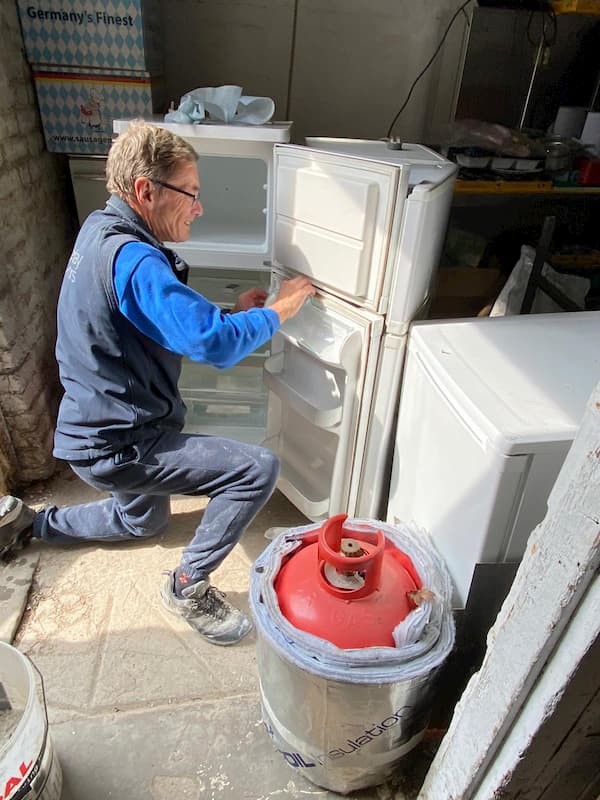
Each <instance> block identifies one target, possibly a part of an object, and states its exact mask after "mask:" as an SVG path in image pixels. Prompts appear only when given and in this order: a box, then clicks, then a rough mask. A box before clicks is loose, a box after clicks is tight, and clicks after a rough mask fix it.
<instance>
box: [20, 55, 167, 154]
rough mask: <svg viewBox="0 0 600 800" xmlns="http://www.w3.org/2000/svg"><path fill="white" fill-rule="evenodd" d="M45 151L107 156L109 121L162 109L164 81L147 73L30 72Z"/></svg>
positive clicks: (109, 139) (110, 136)
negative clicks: (31, 73) (46, 149)
mask: <svg viewBox="0 0 600 800" xmlns="http://www.w3.org/2000/svg"><path fill="white" fill-rule="evenodd" d="M33 79H34V83H35V90H36V93H37V98H38V104H39V108H40V116H41V118H42V126H43V128H44V136H45V138H46V147H47V148H48V150H50V151H51V152H53V153H69V154H72V155H73V154H74V155H82V154H85V155H106V153H108V150H109V148H110V145H111V143H112V139H113V134H112V127H113V120H114V119H120V118H122V117H129V118H131V117H146V118H147V117H149V116H151V115H152V114H153V113H154V112H156V111H161V110H163V108H164V85H163V82H162V79H161V78H160V77H157V76H151V75H149V74H148V73H147V72H112V71H110V72H109V71H107V70H91V71H88V72H79V71H77V70H61V71H58V70H34V72H33Z"/></svg>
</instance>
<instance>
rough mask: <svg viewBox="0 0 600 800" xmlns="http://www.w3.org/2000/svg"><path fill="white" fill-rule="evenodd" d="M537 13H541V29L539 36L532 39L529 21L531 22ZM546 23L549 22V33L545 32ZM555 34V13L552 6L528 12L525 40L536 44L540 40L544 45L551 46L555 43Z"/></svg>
mask: <svg viewBox="0 0 600 800" xmlns="http://www.w3.org/2000/svg"><path fill="white" fill-rule="evenodd" d="M538 13H541V15H542V30H541V32H540V36H539V38H537V39H534V38H533V36H532V35H531V23H532V22H533V19H534V16H535V15H536V14H538ZM546 23H549V31H550V33H549V34H548V33H547V32H546ZM556 34H557V24H556V14H555V12H554V9H553V8H551V7H547V8H541V9H538V10H533V11H531V12H530V14H529V19H528V20H527V41H528V42H529V44H532V45H535V46H537V45H539V43H540V40H541V41H542V42H543V44H544V45H545V46H546V47H552V45H554V44H556Z"/></svg>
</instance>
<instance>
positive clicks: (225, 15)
mask: <svg viewBox="0 0 600 800" xmlns="http://www.w3.org/2000/svg"><path fill="white" fill-rule="evenodd" d="M459 6H460V3H459V2H458V1H457V0H430V2H428V3H417V2H413V1H411V0H371V1H370V2H365V0H163V22H164V31H165V34H164V35H165V53H166V66H165V80H166V86H167V92H168V94H169V97H170V98H171V99H172V100H175V101H176V102H178V101H179V98H180V96H181V95H182V94H183V93H184V92H186V91H189V90H190V89H195V88H198V87H201V86H215V85H221V84H223V83H233V84H238V85H241V86H243V88H244V91H245V93H246V94H250V95H260V96H262V95H266V96H269V97H272V98H273V99H274V100H275V103H276V118H277V119H280V120H282V119H289V120H292V121H293V122H294V128H293V138H294V140H295V141H297V142H302V141H303V139H304V137H305V136H307V135H313V136H314V135H325V136H349V137H365V138H380V137H384V136H385V135H386V134H387V130H388V126H389V124H390V123H391V121H392V119H393V118H394V116H395V114H396V112H397V110H398V109H399V107H400V105H401V104H402V102H403V100H404V98H405V97H406V94H407V93H408V91H409V89H410V86H411V84H412V82H413V80H414V79H415V78H416V76H417V75H418V73H419V72H420V71H421V69H422V68H423V67H424V66H425V65H426V63H427V61H428V60H429V58H430V56H431V55H432V54H433V52H434V50H435V48H436V46H437V44H438V42H439V40H440V39H441V37H442V35H443V33H444V30H445V28H446V26H447V24H448V22H449V21H450V18H451V17H452V14H453V13H454V11H455V10H456V9H457V8H458V7H459ZM466 22H467V18H466V15H463V14H461V15H460V16H459V17H458V18H457V20H456V22H455V24H454V26H453V28H452V30H451V32H450V34H449V35H448V37H447V40H446V43H445V45H444V48H443V50H441V51H440V56H439V58H438V59H437V60H436V61H435V63H434V64H433V65H432V67H431V69H430V70H428V72H427V73H426V75H425V76H424V77H423V79H422V80H421V81H420V82H419V84H418V86H417V88H416V89H415V91H414V93H413V96H412V99H411V101H410V104H409V105H408V106H407V108H406V111H405V112H404V113H403V115H402V116H401V118H400V119H399V120H398V123H397V124H396V126H395V127H394V131H393V133H394V134H396V135H399V136H400V137H401V138H403V139H405V140H407V141H408V140H413V141H415V140H417V141H418V140H423V138H427V139H429V140H431V137H435V132H436V129H437V128H438V127H439V125H440V124H441V123H443V122H446V121H447V120H448V119H450V118H451V115H452V113H453V100H454V93H455V88H456V85H457V79H459V76H460V69H461V65H462V60H461V51H462V48H463V45H464V41H465V31H466ZM174 53H177V57H176V58H174V57H172V54H174Z"/></svg>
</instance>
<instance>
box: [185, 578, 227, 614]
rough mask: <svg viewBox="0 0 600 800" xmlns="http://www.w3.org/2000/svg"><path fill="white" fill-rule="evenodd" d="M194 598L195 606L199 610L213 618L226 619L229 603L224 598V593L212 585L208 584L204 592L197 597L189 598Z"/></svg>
mask: <svg viewBox="0 0 600 800" xmlns="http://www.w3.org/2000/svg"><path fill="white" fill-rule="evenodd" d="M191 599H194V602H195V604H196V607H197V608H198V610H199V611H202V612H203V613H205V614H210V616H211V617H214V618H215V619H226V617H227V616H228V615H229V609H228V605H229V603H227V602H226V600H225V594H224V593H223V592H220V591H219V590H218V589H215V587H214V586H209V587H208V589H207V590H206V593H205V594H204V595H203V596H202V597H200V598H198V599H195V598H191Z"/></svg>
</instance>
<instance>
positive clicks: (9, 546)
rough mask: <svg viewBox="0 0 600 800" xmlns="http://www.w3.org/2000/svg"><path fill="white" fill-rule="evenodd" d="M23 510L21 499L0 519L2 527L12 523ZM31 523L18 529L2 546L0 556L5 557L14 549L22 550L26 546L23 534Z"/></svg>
mask: <svg viewBox="0 0 600 800" xmlns="http://www.w3.org/2000/svg"><path fill="white" fill-rule="evenodd" d="M22 510H23V501H22V500H19V501H18V503H17V505H16V507H15V508H13V510H12V511H9V513H8V514H5V515H4V516H3V517H2V519H1V520H0V529H2V528H3V527H4V526H5V525H10V523H11V522H14V521H15V520H16V519H17V518H18V517H19V514H20V513H21V511H22ZM30 527H31V524H29V525H27V526H26V527H25V528H23V530H20V531H17V533H15V534H14V535H13V537H12V539H10V540H9V541H8V542H6V543H5V544H4V545H2V548H0V558H4V557H5V556H8V555H10V554H11V553H12V552H13V551H14V550H22V549H23V548H24V547H25V544H26V543H25V542H24V541H23V534H24V533H26V532H27V531H28V530H29V528H30Z"/></svg>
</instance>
